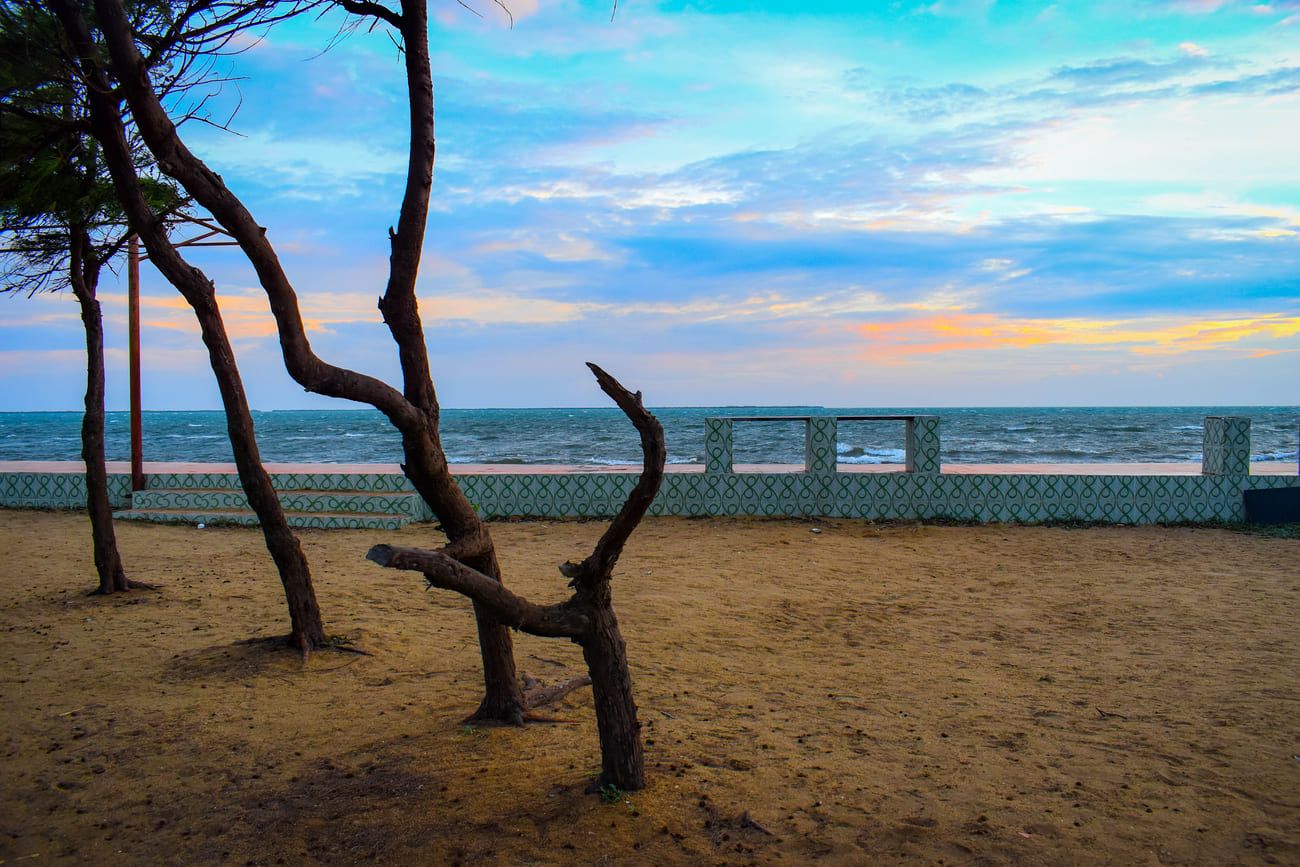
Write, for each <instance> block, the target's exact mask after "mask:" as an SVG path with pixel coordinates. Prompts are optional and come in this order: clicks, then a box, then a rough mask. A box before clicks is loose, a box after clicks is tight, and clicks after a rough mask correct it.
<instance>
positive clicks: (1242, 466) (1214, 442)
mask: <svg viewBox="0 0 1300 867" xmlns="http://www.w3.org/2000/svg"><path fill="white" fill-rule="evenodd" d="M1202 442H1203V444H1202V446H1201V473H1202V474H1203V475H1207V476H1248V475H1250V419H1248V418H1245V417H1244V416H1239V415H1207V416H1206V417H1205V435H1204V440H1203V441H1202Z"/></svg>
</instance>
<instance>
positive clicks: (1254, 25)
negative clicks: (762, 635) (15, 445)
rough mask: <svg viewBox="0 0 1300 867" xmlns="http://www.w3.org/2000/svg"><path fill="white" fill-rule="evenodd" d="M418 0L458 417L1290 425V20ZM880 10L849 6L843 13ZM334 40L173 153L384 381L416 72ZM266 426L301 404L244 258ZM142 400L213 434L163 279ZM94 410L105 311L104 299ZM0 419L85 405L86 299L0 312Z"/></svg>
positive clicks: (295, 42) (290, 31)
mask: <svg viewBox="0 0 1300 867" xmlns="http://www.w3.org/2000/svg"><path fill="white" fill-rule="evenodd" d="M467 2H469V3H470V5H471V6H475V8H476V9H477V10H478V12H479V13H481V15H482V17H481V18H479V17H476V16H475V15H474V14H473V13H471V12H470V11H467V10H466V9H464V8H462V7H461V6H459V5H457V3H456V2H455V0H445V2H435V3H434V5H433V9H434V11H435V17H436V23H435V25H434V28H433V30H432V33H431V38H432V45H433V51H434V87H435V95H436V99H437V138H438V161H437V166H436V169H435V180H434V191H433V214H432V217H431V220H430V224H429V233H428V240H427V243H426V246H425V258H424V265H423V269H422V276H421V294H422V305H423V307H422V309H423V313H424V318H425V326H426V331H427V335H428V340H429V345H430V350H431V353H432V358H433V364H434V370H435V375H436V378H437V383H438V386H439V390H440V395H441V397H442V400H443V403H444V404H445V405H447V406H453V407H479V406H570V405H599V404H601V403H603V399H602V396H601V395H600V394H599V392H598V391H597V389H596V388H595V386H594V384H593V382H592V381H591V378H590V376H589V375H588V374H587V372H586V370H585V369H584V368H583V366H582V362H583V361H587V360H591V361H596V362H598V363H600V364H602V365H603V366H605V367H607V368H608V369H609V370H611V371H612V372H613V373H615V374H616V375H618V376H620V377H621V378H622V379H623V380H624V381H625V382H626V383H627V384H629V385H632V386H634V387H636V388H640V389H642V390H643V391H644V392H645V394H646V399H647V402H649V403H650V404H653V405H722V404H820V405H826V406H968V405H1002V406H1006V405H1012V406H1014V405H1115V404H1125V405H1127V404H1136V405H1147V404H1194V405H1205V404H1219V405H1223V404H1232V405H1237V404H1295V403H1298V402H1300V0H1279V2H1274V3H1271V4H1270V3H1246V2H1230V0H1222V2H1216V0H1182V2H1175V0H1126V2H1112V0H1097V2H1077V3H1074V2H1060V3H1017V2H991V0H983V2H980V0H940V2H934V3H915V2H894V3H883V2H882V3H862V2H856V3H839V2H825V3H804V2H800V3H788V2H733V0H718V2H703V3H692V2H660V3H650V2H641V0H624V2H621V3H620V4H619V6H618V9H617V13H616V15H615V16H614V18H613V21H611V20H610V16H611V10H612V4H611V3H605V2H601V3H588V2H570V0H559V2H554V0H505V2H506V3H507V5H508V6H509V7H510V9H511V10H512V11H513V14H514V27H513V29H511V28H510V27H509V26H508V22H507V20H506V17H505V15H504V14H503V13H502V12H501V10H500V9H499V8H498V7H497V6H496V5H494V4H493V3H492V2H491V0H486V2H483V0H467ZM864 10H865V11H864ZM342 21H343V18H342V17H341V16H335V15H330V16H326V17H324V18H321V19H312V20H303V21H297V22H294V23H292V24H290V25H287V26H284V27H281V28H278V29H276V30H274V31H272V32H271V33H269V34H267V35H266V36H265V38H264V39H262V40H261V41H260V42H258V43H256V44H254V45H251V46H250V47H249V49H248V50H247V51H246V52H245V53H243V54H242V55H240V56H238V57H237V58H234V59H233V61H232V62H233V65H234V69H235V71H236V72H237V73H238V74H239V75H241V76H243V77H244V79H243V80H242V81H241V82H240V83H239V86H238V94H236V90H235V89H234V88H231V87H227V89H226V90H225V92H223V93H222V94H221V95H220V97H219V98H218V99H217V100H216V102H215V103H214V105H216V106H217V107H218V109H221V108H222V107H224V108H225V109H228V108H229V107H230V106H232V105H233V104H234V103H235V101H236V100H237V99H242V104H241V107H240V110H239V112H238V114H237V115H236V116H235V118H234V120H233V122H232V129H233V130H234V131H235V132H236V133H238V134H237V135H235V134H230V133H225V132H221V131H219V130H216V129H213V128H211V127H204V126H200V125H191V126H188V127H186V128H185V130H184V133H185V135H186V136H187V140H188V141H189V142H190V144H191V146H192V148H193V149H194V150H195V151H197V152H198V153H199V154H200V155H201V156H203V157H204V159H206V160H207V161H208V163H209V165H210V166H212V167H213V168H214V169H215V170H216V171H218V172H219V173H221V174H222V176H223V177H224V178H225V179H226V181H227V182H228V184H229V185H230V186H231V188H232V189H233V190H234V191H235V192H236V193H237V194H239V195H241V196H242V197H243V198H244V200H245V202H246V203H248V204H249V206H250V207H251V209H252V210H253V212H254V214H255V215H256V217H257V218H258V220H259V221H260V222H261V223H262V225H264V226H266V227H267V228H268V232H269V236H270V237H271V239H272V240H273V241H274V242H275V243H276V245H277V247H278V249H279V251H280V254H281V256H282V258H283V259H284V261H285V262H286V265H287V266H288V269H289V271H290V273H291V275H292V276H293V278H294V279H295V281H296V283H297V286H298V289H299V293H300V296H301V300H302V305H303V308H304V311H305V314H306V317H307V319H308V320H309V322H310V325H311V328H312V332H311V337H312V339H313V343H314V345H315V347H316V349H317V351H318V353H319V354H320V355H321V356H323V357H324V358H326V359H327V360H330V361H333V362H335V363H339V364H344V365H347V366H352V367H356V368H359V369H362V370H364V371H366V372H370V373H377V374H379V375H382V376H384V377H386V378H389V379H395V377H396V360H395V352H394V350H393V345H392V343H391V341H390V340H389V339H388V337H387V331H386V329H385V328H384V327H383V326H382V324H381V323H380V321H379V317H378V312H377V310H376V309H375V301H376V299H377V296H378V295H379V294H380V292H381V291H382V288H383V283H384V278H385V275H386V270H387V259H386V256H387V237H386V233H387V229H388V227H389V226H390V225H392V224H393V223H395V222H396V212H397V205H398V200H399V195H400V191H401V185H402V182H403V178H404V171H405V147H406V135H407V132H406V130H407V126H406V116H405V101H404V97H403V88H404V84H403V81H402V78H401V65H400V58H399V56H398V54H397V52H396V50H395V49H394V47H393V45H392V43H391V42H390V41H389V39H388V38H387V37H386V36H385V35H384V34H383V32H382V31H381V30H376V32H374V33H369V34H368V33H366V32H364V31H361V32H357V33H353V34H351V35H349V36H347V37H346V38H344V39H342V40H341V41H338V42H337V44H334V45H333V47H331V48H329V50H328V51H325V50H324V49H325V48H326V47H327V46H328V45H329V44H330V43H331V40H332V38H333V37H334V36H335V34H336V33H337V31H338V28H339V25H340V23H341V22H342ZM195 261H196V262H197V263H199V264H201V265H202V266H203V267H204V268H205V269H206V270H207V271H208V273H209V274H210V275H211V276H212V277H213V278H214V279H215V280H216V282H217V285H218V292H219V296H220V298H221V299H222V301H223V306H224V308H225V310H226V311H227V319H228V322H229V325H230V327H231V329H232V332H233V333H234V334H235V335H236V336H237V350H238V352H239V358H240V362H241V364H242V366H243V371H244V378H245V381H246V383H247V386H248V391H249V394H250V397H251V400H252V403H253V405H254V406H255V407H256V408H259V409H275V408H298V407H331V406H337V407H344V406H348V405H347V404H342V403H339V402H337V401H329V400H326V399H323V398H318V397H315V396H312V395H308V394H305V393H304V392H303V391H302V390H301V388H299V387H297V386H296V385H295V384H294V383H293V382H292V381H291V380H290V379H289V377H288V376H287V374H285V373H284V368H283V363H282V362H281V360H280V356H279V347H278V345H277V342H276V339H275V335H274V328H273V325H272V323H271V320H270V318H269V313H268V312H267V308H266V304H265V302H264V296H263V294H262V292H261V290H260V288H258V286H257V284H256V281H255V279H254V277H253V275H252V272H251V269H249V268H248V267H247V265H246V264H245V263H244V261H243V260H242V257H241V256H240V254H239V253H238V251H237V250H230V249H225V250H208V251H203V252H202V253H201V254H200V255H196V256H195ZM144 283H145V294H146V297H145V311H144V319H145V328H144V344H145V368H146V372H145V373H146V378H145V404H146V408H150V409H204V408H218V407H219V406H220V402H219V399H218V397H217V392H216V388H215V386H214V385H213V383H212V376H211V372H210V371H209V370H208V369H207V366H206V356H205V354H204V352H203V349H202V345H201V343H200V342H199V340H198V336H197V328H196V327H195V326H194V324H193V317H192V315H191V313H190V312H189V310H188V308H187V307H186V306H185V305H184V303H183V302H182V301H181V300H180V298H179V296H177V295H176V293H175V292H174V290H172V289H170V287H168V286H167V285H166V283H165V282H164V281H163V280H162V279H161V277H159V276H158V275H157V273H156V272H154V271H153V270H152V269H151V268H149V267H148V266H146V267H145V269H144ZM101 291H102V294H103V300H104V303H105V313H106V315H107V317H108V334H109V365H110V371H109V374H110V387H109V403H110V408H111V409H122V408H124V407H125V403H126V392H127V390H126V360H125V355H126V353H125V333H126V324H125V321H126V313H125V286H124V282H122V281H119V280H118V279H117V278H115V277H112V276H111V275H109V276H108V278H107V279H106V281H105V284H104V285H103V287H102V290H101ZM0 304H2V305H3V316H2V317H0V355H3V362H4V363H3V365H0V409H4V410H26V409H75V408H77V407H78V406H79V404H80V400H81V392H82V389H83V387H84V382H83V379H84V371H85V366H84V349H83V344H82V334H81V330H80V323H79V320H78V316H77V310H76V304H75V302H74V301H73V300H72V299H71V297H63V296H54V297H45V298H36V299H25V298H19V299H0Z"/></svg>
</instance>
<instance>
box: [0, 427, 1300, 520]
mask: <svg viewBox="0 0 1300 867" xmlns="http://www.w3.org/2000/svg"><path fill="white" fill-rule="evenodd" d="M806 423H807V424H806V431H807V450H806V451H807V463H806V466H807V467H808V468H809V469H811V470H812V471H811V472H781V473H736V472H733V471H732V456H733V448H732V433H733V428H734V423H733V420H732V419H727V418H716V419H708V420H706V437H705V455H706V461H707V466H706V469H707V471H706V472H703V473H698V472H678V473H672V472H670V473H668V474H666V475H665V476H664V480H663V484H662V485H661V487H660V491H659V495H658V496H657V497H656V498H655V501H654V503H653V504H652V505H651V507H650V514H652V515H691V516H705V515H719V516H721V515H757V516H809V517H813V516H835V517H846V518H868V519H872V520H888V519H935V518H948V519H953V520H961V521H975V522H1003V521H1008V522H1021V523H1039V522H1044V521H1090V522H1102V523H1123V524H1152V523H1174V522H1189V521H1241V520H1244V519H1245V511H1244V508H1243V505H1242V491H1243V490H1258V489H1264V488H1283V487H1300V477H1297V476H1251V475H1249V469H1250V462H1249V456H1250V423H1249V420H1248V419H1244V418H1235V417H1210V418H1207V419H1206V421H1205V446H1206V450H1205V461H1204V472H1203V473H1202V474H1201V475H1199V476H1192V475H1177V476H1175V475H1149V476H1128V475H1080V474H1070V473H1049V474H1043V475H999V474H971V475H967V474H948V475H944V474H942V473H941V472H940V469H941V468H940V466H939V453H940V452H939V446H940V444H939V420H938V418H937V417H935V416H912V417H909V419H908V421H907V432H906V437H907V452H908V456H909V462H908V465H909V466H911V467H913V469H912V471H910V472H883V473H839V472H836V471H835V470H836V465H835V462H834V460H835V440H836V427H837V420H836V418H834V417H812V418H808V419H806ZM637 478H638V476H637V474H635V473H536V474H532V473H503V474H469V475H458V476H457V480H458V481H459V482H460V484H461V486H462V488H463V490H464V491H465V494H466V496H467V497H468V498H469V500H470V502H471V503H473V504H474V506H475V508H477V509H478V511H479V513H480V514H482V515H484V516H485V517H489V518H496V517H514V516H535V517H547V518H552V517H610V516H612V515H614V514H615V513H616V512H617V511H618V509H619V508H620V507H621V506H622V504H623V502H624V500H625V499H626V497H627V495H628V493H629V492H630V491H631V490H632V487H633V486H634V485H635V484H636V480H637ZM148 481H149V489H148V490H146V491H141V492H138V493H136V494H135V495H134V496H132V495H131V493H130V480H129V477H127V476H126V475H120V476H111V477H110V490H111V492H112V498H113V503H114V506H115V507H117V508H123V507H127V506H131V507H132V508H131V509H130V511H129V512H125V513H119V515H120V516H122V517H126V518H136V519H143V520H156V521H177V522H184V523H198V522H200V521H202V522H205V523H243V524H249V523H252V524H255V523H256V522H257V519H256V517H255V516H254V515H253V514H252V512H251V511H249V510H248V503H247V500H246V499H245V498H244V494H243V492H242V491H241V490H240V487H239V478H238V476H236V475H234V474H233V473H179V474H168V473H161V474H154V475H151V476H149V479H148ZM272 481H273V483H274V484H275V487H276V488H277V490H278V491H279V492H280V501H281V503H282V505H283V506H284V508H285V510H286V513H288V516H289V520H290V523H291V524H293V525H294V526H301V527H322V528H330V527H358V528H359V527H372V528H385V527H398V526H401V525H402V524H405V523H407V522H410V521H412V520H417V521H418V520H428V519H430V518H431V517H432V514H431V513H430V511H429V509H428V506H427V505H426V504H425V503H424V501H423V500H422V499H421V498H420V497H419V496H418V495H417V494H415V492H414V490H413V489H412V487H411V484H410V482H409V481H408V480H407V479H406V477H405V476H402V475H400V474H398V473H357V474H348V473H330V472H320V473H298V474H276V475H273V476H272ZM85 500H86V487H85V476H84V474H81V473H0V505H3V506H28V507H46V508H84V507H85Z"/></svg>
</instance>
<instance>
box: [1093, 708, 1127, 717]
mask: <svg viewBox="0 0 1300 867" xmlns="http://www.w3.org/2000/svg"><path fill="white" fill-rule="evenodd" d="M1097 713H1099V714H1101V718H1102V719H1110V718H1111V717H1113V716H1114V717H1119V718H1120V719H1125V720H1126V719H1128V717H1126V716H1124V714H1122V713H1113V712H1111V711H1108V710H1102V709H1101V708H1097Z"/></svg>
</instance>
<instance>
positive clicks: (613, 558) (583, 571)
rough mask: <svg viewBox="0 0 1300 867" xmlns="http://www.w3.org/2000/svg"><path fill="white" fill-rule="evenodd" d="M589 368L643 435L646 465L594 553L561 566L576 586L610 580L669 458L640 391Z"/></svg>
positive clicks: (643, 466) (660, 479) (658, 425)
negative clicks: (625, 386) (569, 564)
mask: <svg viewBox="0 0 1300 867" xmlns="http://www.w3.org/2000/svg"><path fill="white" fill-rule="evenodd" d="M587 367H589V368H591V372H592V373H593V374H595V376H596V382H598V383H599V384H600V389H601V391H603V392H605V394H607V395H609V396H610V397H611V398H613V400H614V403H616V404H618V408H619V409H621V410H623V414H624V415H626V416H627V417H628V419H629V420H630V421H631V422H632V424H633V426H635V427H636V429H637V431H638V432H639V433H640V434H641V453H642V455H643V464H642V469H641V477H640V478H639V479H637V483H636V486H635V487H634V488H633V489H632V492H631V493H630V494H628V497H627V501H626V502H624V503H623V508H621V509H619V511H618V514H617V515H615V516H614V520H613V521H610V524H609V527H608V528H607V529H606V530H605V533H604V535H602V536H601V537H600V541H599V542H597V543H596V548H595V550H593V551H592V552H591V556H590V557H588V558H587V559H586V560H584V561H582V563H581V564H579V565H578V566H577V567H576V568H573V567H568V568H566V567H561V572H562V573H563V574H564V575H565V576H566V577H569V578H573V582H574V585H575V586H576V585H579V584H588V585H590V584H594V583H597V582H600V581H608V580H609V578H610V576H611V575H612V574H613V571H614V564H616V563H617V562H618V558H619V555H620V554H622V553H623V546H624V545H625V544H627V540H628V538H629V537H631V535H632V532H633V531H634V530H635V529H636V528H637V525H638V524H640V523H641V519H642V518H643V517H645V513H646V511H647V510H648V509H649V508H650V504H651V503H653V502H654V498H655V495H656V494H657V493H659V484H660V483H661V482H662V481H663V477H664V460H665V458H666V448H665V445H664V429H663V425H661V424H659V419H657V418H655V417H654V416H653V415H651V414H650V413H649V412H648V411H647V410H646V408H645V406H644V405H643V404H642V403H641V392H639V391H638V392H630V391H628V390H627V389H626V388H624V387H623V385H622V384H621V383H620V382H619V381H618V380H617V379H615V378H614V377H612V376H610V375H609V374H608V373H606V372H605V371H604V370H602V369H601V368H600V367H598V366H597V365H595V364H592V363H591V362H587ZM566 566H567V564H566Z"/></svg>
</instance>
